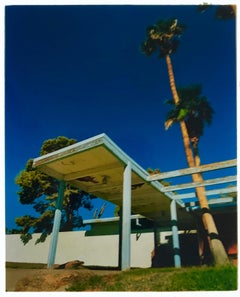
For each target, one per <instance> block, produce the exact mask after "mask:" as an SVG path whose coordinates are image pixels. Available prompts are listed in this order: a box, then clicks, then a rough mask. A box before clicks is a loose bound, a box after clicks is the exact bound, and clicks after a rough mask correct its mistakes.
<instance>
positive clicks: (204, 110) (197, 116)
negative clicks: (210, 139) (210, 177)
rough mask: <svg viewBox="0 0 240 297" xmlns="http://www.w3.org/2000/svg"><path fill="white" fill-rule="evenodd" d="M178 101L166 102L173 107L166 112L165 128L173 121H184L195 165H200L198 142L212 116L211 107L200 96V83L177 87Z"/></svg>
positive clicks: (204, 98) (203, 97)
mask: <svg viewBox="0 0 240 297" xmlns="http://www.w3.org/2000/svg"><path fill="white" fill-rule="evenodd" d="M177 92H178V96H179V98H180V101H179V103H178V104H177V105H175V104H174V101H173V100H167V101H166V103H167V104H169V105H172V106H173V108H172V109H171V110H170V111H169V112H168V113H167V117H166V121H165V129H166V130H167V129H168V128H170V127H171V126H172V124H173V123H176V122H180V121H185V123H186V126H187V131H188V135H189V138H190V142H191V146H192V150H193V155H194V160H195V166H200V156H199V150H198V143H199V140H200V137H201V136H202V135H203V130H204V127H205V125H210V124H211V122H212V117H213V113H214V111H213V108H212V107H211V105H210V103H209V102H208V101H207V98H206V97H205V96H201V92H202V86H201V85H190V86H188V87H185V88H178V89H177Z"/></svg>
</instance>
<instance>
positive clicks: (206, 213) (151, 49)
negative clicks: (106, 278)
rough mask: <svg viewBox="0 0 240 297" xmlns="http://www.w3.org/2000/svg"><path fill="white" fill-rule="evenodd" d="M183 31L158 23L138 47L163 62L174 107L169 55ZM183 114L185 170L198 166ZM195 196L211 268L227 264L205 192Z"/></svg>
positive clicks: (174, 23)
mask: <svg viewBox="0 0 240 297" xmlns="http://www.w3.org/2000/svg"><path fill="white" fill-rule="evenodd" d="M185 28H186V26H185V25H183V24H179V22H178V20H177V19H167V20H159V21H158V22H157V23H156V24H154V25H152V26H149V27H147V29H146V40H145V41H144V42H143V43H142V44H141V51H142V53H143V54H145V55H147V56H150V55H152V54H153V53H156V52H157V54H158V56H159V58H165V60H166V64H167V69H168V76H169V84H170V88H171V92H172V97H173V101H174V104H175V105H176V106H177V105H179V104H180V98H179V95H178V92H177V88H176V84H175V77H174V72H173V67H172V61H171V54H173V53H174V52H176V50H177V48H178V46H179V42H180V37H181V35H182V33H183V31H184V29H185ZM182 112H183V114H182V115H181V116H183V119H182V120H181V121H179V124H180V128H181V132H182V138H183V144H184V149H185V154H186V159H187V163H188V166H189V167H194V166H195V165H197V164H195V159H194V155H193V151H192V148H191V142H190V136H189V133H188V129H187V124H186V122H185V120H184V114H185V113H186V111H184V110H183V111H182ZM192 179H193V181H194V182H202V181H203V178H202V175H201V174H193V175H192ZM196 193H197V197H198V200H199V204H200V207H201V209H202V213H203V215H202V221H203V224H204V228H205V229H206V231H207V232H206V233H207V235H208V242H209V247H210V250H211V254H212V256H213V261H214V264H215V265H225V264H228V263H229V259H228V256H227V253H226V251H225V249H224V246H223V244H222V242H221V240H220V239H219V235H218V231H217V228H216V225H215V222H214V219H213V216H212V214H211V212H210V209H209V205H208V201H207V198H206V195H205V188H204V187H197V188H196Z"/></svg>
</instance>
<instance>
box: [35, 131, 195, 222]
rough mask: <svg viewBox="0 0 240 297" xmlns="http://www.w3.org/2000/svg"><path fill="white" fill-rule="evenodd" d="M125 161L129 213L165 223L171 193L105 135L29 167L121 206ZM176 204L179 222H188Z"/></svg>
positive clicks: (73, 146) (46, 156)
mask: <svg viewBox="0 0 240 297" xmlns="http://www.w3.org/2000/svg"><path fill="white" fill-rule="evenodd" d="M129 161H130V162H131V167H132V207H131V209H132V212H133V213H135V214H141V215H143V216H145V217H146V218H148V219H151V220H154V221H156V222H157V223H158V225H160V226H169V225H170V221H171V218H170V203H171V197H172V195H173V193H163V192H162V191H161V189H163V185H162V184H161V183H160V182H159V181H148V177H149V173H148V172H147V171H146V170H144V169H143V168H142V167H141V166H140V165H138V164H137V163H136V162H135V161H134V160H133V159H132V158H130V157H129V156H128V155H127V154H126V153H125V152H123V151H122V150H121V149H120V148H119V147H118V146H117V145H116V144H115V143H114V142H113V141H112V140H111V139H110V138H109V137H108V136H107V135H106V134H100V135H97V136H95V137H92V138H89V139H86V140H84V141H81V142H78V143H76V144H73V145H70V146H68V147H65V148H62V149H60V150H57V151H55V152H52V153H49V154H46V155H43V156H41V157H38V158H35V159H34V162H33V166H34V167H35V168H37V169H38V170H40V171H41V172H44V173H46V174H47V175H49V176H52V177H54V178H56V179H59V180H63V181H66V182H67V183H69V184H71V185H73V186H75V187H77V188H79V189H81V190H83V191H85V192H87V193H90V194H93V195H95V196H97V197H99V198H102V199H104V200H107V201H110V202H112V203H114V204H116V205H120V206H121V205H122V196H123V171H124V168H125V166H126V165H127V164H128V162H129ZM177 207H178V220H179V224H180V225H181V224H183V225H188V224H192V223H193V222H194V221H193V218H192V216H191V215H190V214H189V213H188V212H187V211H186V210H185V208H183V207H181V206H180V205H178V204H177ZM179 227H180V226H179Z"/></svg>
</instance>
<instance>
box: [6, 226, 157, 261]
mask: <svg viewBox="0 0 240 297" xmlns="http://www.w3.org/2000/svg"><path fill="white" fill-rule="evenodd" d="M38 236H39V234H33V239H32V240H31V241H30V242H29V243H28V244H26V245H23V243H22V241H21V240H20V237H19V235H18V234H11V235H6V261H8V262H26V263H47V259H48V250H49V244H50V237H48V238H47V239H46V241H45V242H44V243H39V244H37V245H35V241H36V239H37V238H38ZM153 248H154V237H153V233H142V234H141V235H140V237H139V238H137V236H136V234H132V235H131V267H150V266H151V252H152V250H153ZM72 260H81V261H84V263H85V265H99V266H117V265H118V236H117V235H104V236H85V231H75V232H60V233H59V238H58V246H57V253H56V260H55V263H58V264H62V263H65V262H68V261H72Z"/></svg>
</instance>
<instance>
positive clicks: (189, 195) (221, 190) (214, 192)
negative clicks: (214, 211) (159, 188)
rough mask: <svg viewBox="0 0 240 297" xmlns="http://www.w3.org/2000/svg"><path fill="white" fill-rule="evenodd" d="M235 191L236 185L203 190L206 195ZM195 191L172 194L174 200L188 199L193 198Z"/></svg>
mask: <svg viewBox="0 0 240 297" xmlns="http://www.w3.org/2000/svg"><path fill="white" fill-rule="evenodd" d="M234 192H237V187H236V186H233V187H228V188H222V189H216V190H208V191H205V195H206V196H212V195H222V194H228V193H234ZM195 197H197V196H196V193H195V192H192V193H185V194H177V195H175V196H174V199H175V200H184V199H189V198H195Z"/></svg>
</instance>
